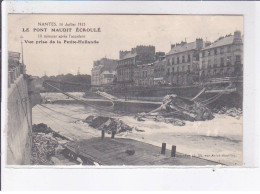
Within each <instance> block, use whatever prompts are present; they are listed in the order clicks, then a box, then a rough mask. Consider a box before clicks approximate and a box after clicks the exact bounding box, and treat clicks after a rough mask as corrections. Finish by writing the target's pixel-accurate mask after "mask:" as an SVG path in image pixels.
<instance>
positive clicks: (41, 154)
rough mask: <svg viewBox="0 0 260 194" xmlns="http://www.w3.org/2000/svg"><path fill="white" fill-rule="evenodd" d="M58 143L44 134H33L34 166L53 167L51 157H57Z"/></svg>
mask: <svg viewBox="0 0 260 194" xmlns="http://www.w3.org/2000/svg"><path fill="white" fill-rule="evenodd" d="M57 146H58V142H57V141H56V140H54V139H53V138H52V137H50V136H46V134H44V133H33V146H32V164H34V165H53V162H52V161H51V156H53V155H55V149H56V147H57Z"/></svg>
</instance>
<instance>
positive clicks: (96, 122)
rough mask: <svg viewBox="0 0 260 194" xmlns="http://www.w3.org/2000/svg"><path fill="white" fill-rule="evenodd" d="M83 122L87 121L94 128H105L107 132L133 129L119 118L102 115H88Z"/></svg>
mask: <svg viewBox="0 0 260 194" xmlns="http://www.w3.org/2000/svg"><path fill="white" fill-rule="evenodd" d="M84 122H86V123H88V124H89V126H91V127H93V128H95V129H98V130H105V131H106V132H107V133H108V134H110V133H112V132H113V131H114V132H116V133H122V132H126V131H133V129H134V128H133V127H130V126H129V125H127V124H125V123H124V122H123V121H121V120H120V119H117V118H110V117H103V116H88V117H87V118H86V119H85V120H84ZM137 130H138V129H137Z"/></svg>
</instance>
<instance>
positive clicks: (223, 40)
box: [202, 35, 234, 50]
mask: <svg viewBox="0 0 260 194" xmlns="http://www.w3.org/2000/svg"><path fill="white" fill-rule="evenodd" d="M233 41H234V35H228V36H225V37H220V38H219V39H218V40H216V41H215V42H213V43H212V44H211V45H209V46H207V47H205V48H204V49H202V50H206V49H211V48H216V47H220V46H225V45H229V44H232V43H233Z"/></svg>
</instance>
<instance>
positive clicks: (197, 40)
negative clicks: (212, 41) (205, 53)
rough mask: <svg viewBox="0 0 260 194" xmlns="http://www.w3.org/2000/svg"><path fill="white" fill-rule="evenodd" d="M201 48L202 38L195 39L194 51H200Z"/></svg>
mask: <svg viewBox="0 0 260 194" xmlns="http://www.w3.org/2000/svg"><path fill="white" fill-rule="evenodd" d="M202 48H203V39H202V38H197V39H196V49H197V50H200V49H202Z"/></svg>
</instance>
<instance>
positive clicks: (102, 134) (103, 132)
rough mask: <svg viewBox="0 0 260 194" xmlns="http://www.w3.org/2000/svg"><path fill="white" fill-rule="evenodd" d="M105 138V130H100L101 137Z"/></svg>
mask: <svg viewBox="0 0 260 194" xmlns="http://www.w3.org/2000/svg"><path fill="white" fill-rule="evenodd" d="M104 138H105V130H102V131H101V139H104Z"/></svg>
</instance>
